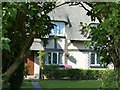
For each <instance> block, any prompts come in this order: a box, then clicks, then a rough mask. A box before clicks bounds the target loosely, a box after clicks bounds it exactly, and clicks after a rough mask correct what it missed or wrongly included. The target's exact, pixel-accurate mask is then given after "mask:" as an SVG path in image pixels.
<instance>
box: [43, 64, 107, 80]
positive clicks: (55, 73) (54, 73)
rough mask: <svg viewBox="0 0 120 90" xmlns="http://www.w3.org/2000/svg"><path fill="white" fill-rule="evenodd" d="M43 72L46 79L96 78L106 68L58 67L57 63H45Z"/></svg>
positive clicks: (100, 75) (99, 77) (99, 76)
mask: <svg viewBox="0 0 120 90" xmlns="http://www.w3.org/2000/svg"><path fill="white" fill-rule="evenodd" d="M107 72H109V71H107ZM43 73H44V75H45V76H46V77H47V79H64V78H66V79H70V80H98V79H101V78H102V77H103V76H102V75H103V73H106V70H90V69H87V70H84V69H60V67H59V65H45V67H44V71H43Z"/></svg>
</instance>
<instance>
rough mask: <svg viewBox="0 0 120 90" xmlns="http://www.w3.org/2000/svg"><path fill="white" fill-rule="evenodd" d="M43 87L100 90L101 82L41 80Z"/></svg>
mask: <svg viewBox="0 0 120 90" xmlns="http://www.w3.org/2000/svg"><path fill="white" fill-rule="evenodd" d="M39 83H40V85H41V87H42V88H43V90H44V88H49V89H50V88H76V89H77V88H79V89H80V88H82V89H83V88H84V89H86V88H88V89H90V88H91V89H96V88H99V86H100V85H101V82H100V81H98V80H81V81H80V80H75V81H74V80H72V81H71V80H40V81H39Z"/></svg>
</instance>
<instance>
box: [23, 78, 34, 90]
mask: <svg viewBox="0 0 120 90" xmlns="http://www.w3.org/2000/svg"><path fill="white" fill-rule="evenodd" d="M21 89H22V90H26V89H28V90H34V89H33V88H32V84H31V81H28V80H24V82H23V85H22V87H21Z"/></svg>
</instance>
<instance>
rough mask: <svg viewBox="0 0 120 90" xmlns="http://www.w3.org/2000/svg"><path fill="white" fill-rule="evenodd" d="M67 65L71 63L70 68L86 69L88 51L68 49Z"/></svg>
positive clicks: (87, 66) (87, 65)
mask: <svg viewBox="0 0 120 90" xmlns="http://www.w3.org/2000/svg"><path fill="white" fill-rule="evenodd" d="M68 53H69V54H70V55H69V57H68V65H72V68H79V69H80V68H82V69H88V68H89V63H88V53H86V52H79V51H69V52H68Z"/></svg>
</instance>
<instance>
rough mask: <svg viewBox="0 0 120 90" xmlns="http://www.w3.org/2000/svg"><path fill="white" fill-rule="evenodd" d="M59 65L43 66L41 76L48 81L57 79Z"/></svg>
mask: <svg viewBox="0 0 120 90" xmlns="http://www.w3.org/2000/svg"><path fill="white" fill-rule="evenodd" d="M59 73H60V72H59V65H45V66H44V70H43V74H44V75H45V76H46V77H47V78H48V79H58V78H59V75H60V74H59Z"/></svg>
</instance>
